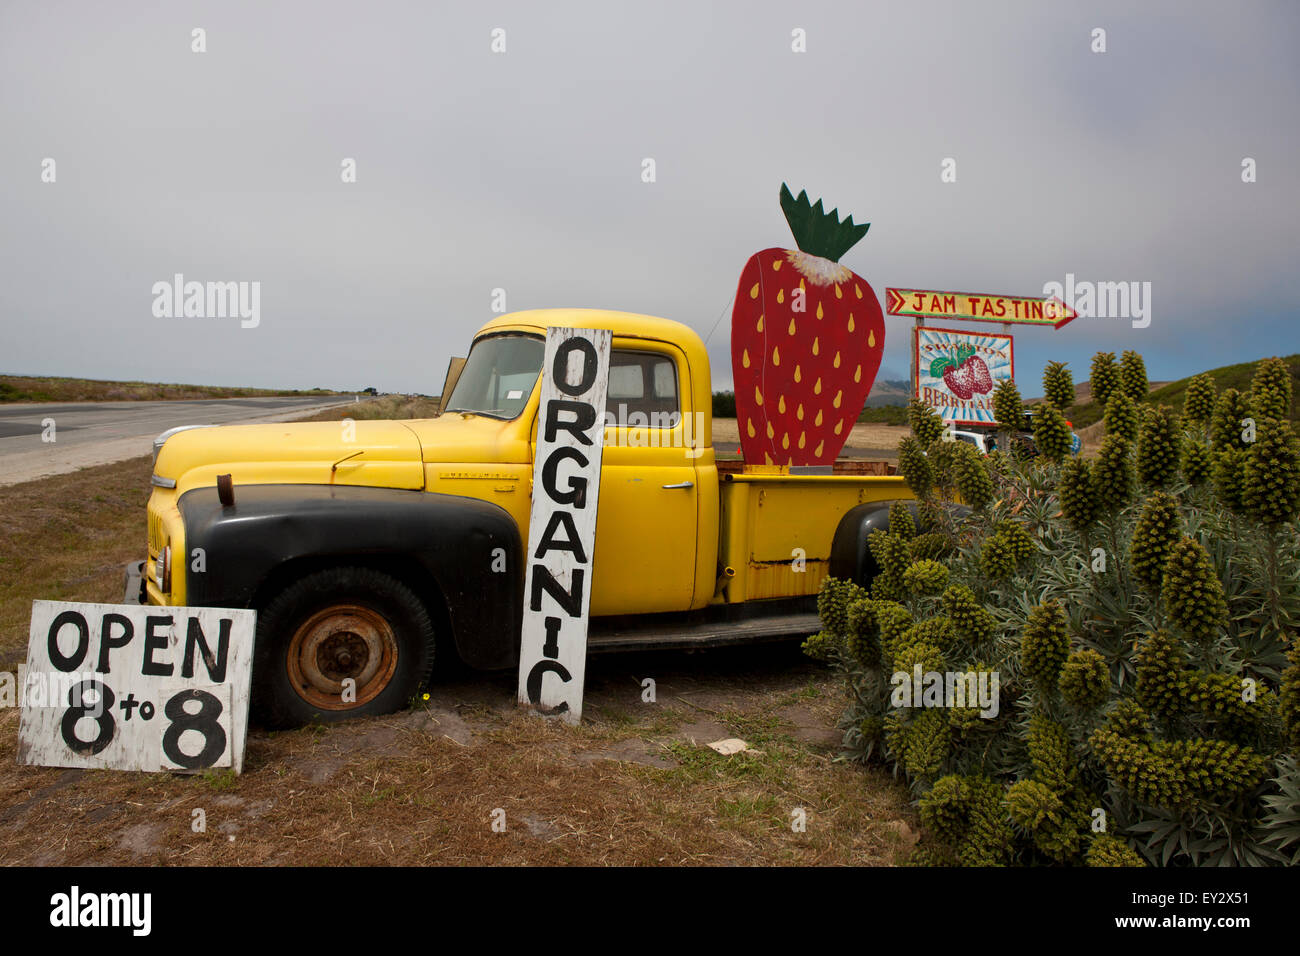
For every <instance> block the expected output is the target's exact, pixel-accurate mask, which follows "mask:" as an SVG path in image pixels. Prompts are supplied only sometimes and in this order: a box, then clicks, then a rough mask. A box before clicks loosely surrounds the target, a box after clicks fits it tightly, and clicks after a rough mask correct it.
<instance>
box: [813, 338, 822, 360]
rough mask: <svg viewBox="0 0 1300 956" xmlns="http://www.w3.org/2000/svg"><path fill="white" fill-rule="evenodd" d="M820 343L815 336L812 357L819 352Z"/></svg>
mask: <svg viewBox="0 0 1300 956" xmlns="http://www.w3.org/2000/svg"><path fill="white" fill-rule="evenodd" d="M821 341H822V340H821V339H819V338H818V337H817V336H815V335H814V336H813V355H816V354H817V353H818V352H820V351H821Z"/></svg>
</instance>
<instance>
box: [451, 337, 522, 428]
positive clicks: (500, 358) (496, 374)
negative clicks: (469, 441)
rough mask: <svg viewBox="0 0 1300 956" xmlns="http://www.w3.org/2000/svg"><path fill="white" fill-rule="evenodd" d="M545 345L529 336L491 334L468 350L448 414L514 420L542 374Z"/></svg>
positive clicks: (452, 394) (453, 391)
mask: <svg viewBox="0 0 1300 956" xmlns="http://www.w3.org/2000/svg"><path fill="white" fill-rule="evenodd" d="M544 349H545V344H544V343H543V342H542V340H541V339H540V338H536V337H534V336H530V335H493V336H489V337H487V338H482V339H479V340H478V341H477V342H475V343H474V346H473V348H471V349H470V350H469V358H468V359H466V360H465V367H464V369H462V370H461V373H460V378H459V379H458V380H457V381H456V387H455V388H453V389H452V391H451V398H450V399H449V400H448V402H447V406H446V409H445V410H446V411H448V412H473V413H474V414H475V415H487V416H488V417H490V418H500V419H502V420H508V419H511V418H516V417H518V415H519V413H520V412H522V411H523V410H524V406H525V405H526V404H528V396H529V395H531V394H532V392H533V385H534V384H535V383H536V382H537V376H538V375H540V374H541V371H542V353H543V351H544Z"/></svg>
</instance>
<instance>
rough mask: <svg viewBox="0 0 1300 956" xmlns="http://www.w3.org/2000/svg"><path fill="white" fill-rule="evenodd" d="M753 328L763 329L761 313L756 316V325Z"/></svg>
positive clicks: (760, 330)
mask: <svg viewBox="0 0 1300 956" xmlns="http://www.w3.org/2000/svg"><path fill="white" fill-rule="evenodd" d="M755 328H756V329H757V330H758V331H759V332H762V331H763V317H762V316H761V315H760V316H759V317H758V325H757V326H756V327H755Z"/></svg>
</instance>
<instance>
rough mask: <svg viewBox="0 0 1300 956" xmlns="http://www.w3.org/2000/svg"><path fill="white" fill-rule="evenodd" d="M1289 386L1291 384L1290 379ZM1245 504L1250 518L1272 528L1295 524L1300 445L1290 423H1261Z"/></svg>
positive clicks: (1244, 481) (1247, 471) (1250, 455)
mask: <svg viewBox="0 0 1300 956" xmlns="http://www.w3.org/2000/svg"><path fill="white" fill-rule="evenodd" d="M1286 382H1287V385H1290V384H1291V379H1290V377H1289V376H1288V377H1287V379H1286ZM1287 404H1288V405H1289V404H1290V393H1288V394H1287ZM1241 504H1242V510H1243V511H1244V512H1245V513H1246V514H1248V515H1250V516H1251V517H1253V518H1254V519H1255V520H1256V521H1258V522H1260V523H1261V524H1265V525H1268V526H1270V527H1276V526H1278V525H1281V524H1283V523H1285V522H1288V521H1294V520H1295V517H1296V514H1297V513H1300V441H1297V440H1296V436H1295V432H1294V431H1293V430H1292V428H1291V423H1290V422H1288V421H1284V420H1281V419H1277V418H1266V419H1264V420H1263V421H1262V422H1260V423H1259V430H1258V433H1257V434H1256V437H1255V441H1254V442H1252V443H1251V445H1250V449H1249V451H1247V452H1246V461H1245V466H1244V468H1243V470H1242V472H1241Z"/></svg>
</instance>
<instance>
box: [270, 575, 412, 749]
mask: <svg viewBox="0 0 1300 956" xmlns="http://www.w3.org/2000/svg"><path fill="white" fill-rule="evenodd" d="M434 644H435V634H434V628H433V621H432V620H431V619H430V617H429V612H428V609H427V608H425V606H424V603H423V602H422V601H421V600H420V599H419V598H418V597H417V596H416V595H415V592H413V591H412V590H411V589H410V588H409V587H407V586H406V585H405V584H403V583H402V582H401V581H398V580H397V579H396V578H394V577H391V576H390V575H387V574H384V573H383V572H381V571H376V570H374V569H372V568H353V567H340V568H330V569H328V570H325V571H318V572H316V573H314V574H309V575H307V576H306V577H304V578H300V579H299V580H298V581H296V582H294V583H293V584H291V585H289V586H288V587H287V588H285V589H284V590H283V591H281V592H280V593H279V594H278V595H276V596H275V597H274V598H273V599H272V600H271V602H270V603H269V604H268V605H267V606H266V608H265V609H264V610H262V612H261V613H260V614H259V615H258V619H257V644H256V652H255V655H254V667H253V705H254V709H255V711H256V713H257V714H258V716H259V717H260V719H261V721H262V723H263V724H265V725H266V726H268V727H297V726H301V725H302V724H306V723H311V722H313V721H314V722H322V723H332V722H334V721H339V720H346V719H348V718H350V717H361V716H370V715H376V714H390V713H392V712H394V711H396V710H400V709H401V708H402V707H403V706H405V705H406V703H407V701H409V700H410V699H411V697H412V696H413V695H414V694H415V693H416V691H418V690H419V689H420V687H422V686H423V685H424V683H425V682H426V681H427V680H428V678H429V673H430V671H431V670H432V668H433V658H434ZM349 682H350V683H349Z"/></svg>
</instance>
